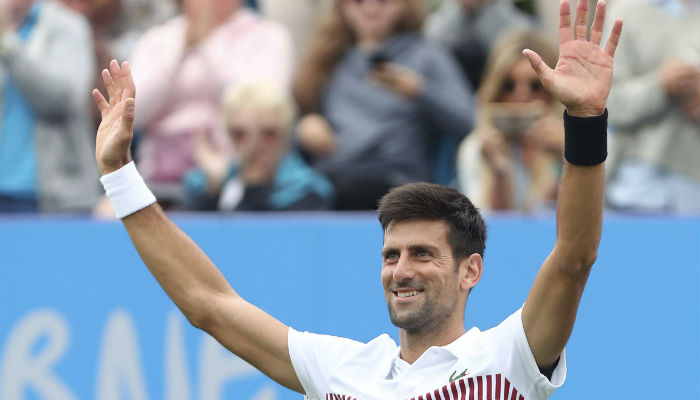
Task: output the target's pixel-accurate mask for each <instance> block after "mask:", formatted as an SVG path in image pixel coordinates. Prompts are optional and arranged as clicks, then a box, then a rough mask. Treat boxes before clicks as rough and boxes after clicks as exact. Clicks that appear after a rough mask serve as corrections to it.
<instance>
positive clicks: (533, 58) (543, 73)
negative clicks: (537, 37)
mask: <svg viewBox="0 0 700 400" xmlns="http://www.w3.org/2000/svg"><path fill="white" fill-rule="evenodd" d="M523 54H524V55H525V57H527V59H528V60H529V61H530V65H531V66H532V69H534V70H535V72H536V73H537V76H538V77H539V78H540V80H541V81H542V84H543V85H544V86H545V87H548V86H549V84H550V82H551V80H552V74H553V73H554V70H552V69H551V68H549V66H548V65H547V64H545V62H544V61H542V57H540V55H539V54H537V53H535V52H534V51H532V50H530V49H525V50H523Z"/></svg>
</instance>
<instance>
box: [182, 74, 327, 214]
mask: <svg viewBox="0 0 700 400" xmlns="http://www.w3.org/2000/svg"><path fill="white" fill-rule="evenodd" d="M224 115H225V119H226V127H227V130H228V132H229V136H230V138H231V141H232V142H233V145H234V147H235V149H236V158H235V159H232V158H231V157H229V156H228V154H227V153H226V152H224V151H222V150H221V149H220V148H218V147H215V146H212V145H211V144H210V142H208V141H207V140H206V138H205V137H204V134H203V133H200V134H199V135H198V138H197V140H196V144H195V153H194V159H195V163H196V165H197V168H195V169H193V170H191V171H189V172H188V173H187V174H186V175H185V180H184V187H185V196H184V204H183V208H185V209H190V210H217V209H218V210H221V211H233V210H237V211H272V210H278V211H281V210H319V209H327V208H329V207H330V205H331V202H332V197H333V188H332V186H331V184H330V183H329V182H328V180H327V179H326V178H324V177H323V176H321V175H320V174H318V173H317V172H316V171H314V170H313V169H312V168H311V167H309V166H307V165H306V164H305V163H304V161H303V160H302V158H301V156H299V154H298V153H296V152H294V151H292V150H291V149H290V147H291V134H290V132H291V128H292V124H293V121H294V119H295V117H296V108H295V106H294V102H293V100H292V98H291V96H290V95H289V94H288V93H287V92H286V91H284V90H283V89H280V87H279V85H274V84H271V83H269V82H266V81H250V82H246V83H242V84H240V85H238V86H235V87H232V88H231V89H230V90H229V91H228V92H227V93H226V96H225V100H224Z"/></svg>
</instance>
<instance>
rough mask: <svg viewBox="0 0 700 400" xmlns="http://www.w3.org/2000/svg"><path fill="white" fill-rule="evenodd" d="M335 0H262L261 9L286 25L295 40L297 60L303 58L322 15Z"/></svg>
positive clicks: (269, 16) (268, 15)
mask: <svg viewBox="0 0 700 400" xmlns="http://www.w3.org/2000/svg"><path fill="white" fill-rule="evenodd" d="M333 2H334V0H294V1H289V0H260V1H259V2H258V3H259V4H260V11H261V12H262V13H263V15H265V16H266V17H268V18H270V19H271V20H273V21H277V22H279V23H280V24H282V25H284V26H285V27H286V28H287V29H288V30H289V32H290V33H291V35H292V38H293V40H294V55H295V57H294V58H295V60H301V56H302V55H303V54H304V53H305V52H306V49H307V47H308V44H309V42H310V41H311V39H312V38H313V34H314V32H315V31H316V26H317V25H318V20H319V18H320V17H321V15H324V14H325V12H326V11H327V10H328V9H329V7H330V6H331V5H333Z"/></svg>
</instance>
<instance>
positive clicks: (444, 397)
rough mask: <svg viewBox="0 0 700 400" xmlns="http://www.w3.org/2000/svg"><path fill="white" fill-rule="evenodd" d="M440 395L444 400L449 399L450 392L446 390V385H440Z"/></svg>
mask: <svg viewBox="0 0 700 400" xmlns="http://www.w3.org/2000/svg"><path fill="white" fill-rule="evenodd" d="M442 397H443V399H444V400H449V399H450V393H449V392H448V391H447V385H445V386H443V387H442Z"/></svg>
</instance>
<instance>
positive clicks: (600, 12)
mask: <svg viewBox="0 0 700 400" xmlns="http://www.w3.org/2000/svg"><path fill="white" fill-rule="evenodd" d="M604 23H605V1H603V0H598V3H597V4H596V7H595V16H594V17H593V25H592V26H591V43H593V44H595V45H596V46H600V40H601V39H602V38H603V24H604Z"/></svg>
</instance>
